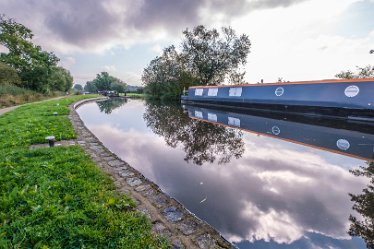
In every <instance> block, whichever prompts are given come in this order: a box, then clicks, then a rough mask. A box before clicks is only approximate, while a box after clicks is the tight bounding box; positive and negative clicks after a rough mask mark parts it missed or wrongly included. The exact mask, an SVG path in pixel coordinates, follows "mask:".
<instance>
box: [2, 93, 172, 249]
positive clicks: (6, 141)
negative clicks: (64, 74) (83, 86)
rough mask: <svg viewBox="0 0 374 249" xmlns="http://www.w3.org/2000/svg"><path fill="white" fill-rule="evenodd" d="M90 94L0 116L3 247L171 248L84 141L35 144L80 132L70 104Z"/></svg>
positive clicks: (23, 107)
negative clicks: (70, 117) (98, 164)
mask: <svg viewBox="0 0 374 249" xmlns="http://www.w3.org/2000/svg"><path fill="white" fill-rule="evenodd" d="M88 97H90V96H87V95H83V96H74V97H69V98H65V99H62V100H53V101H46V102H42V103H36V104H27V105H24V106H21V107H19V108H18V109H16V110H14V111H12V112H9V113H6V114H4V115H3V116H0V158H1V160H0V248H168V245H167V243H166V241H165V240H163V239H161V238H159V237H155V236H154V235H152V233H151V225H150V223H149V221H148V220H147V219H146V218H145V217H144V216H142V215H140V214H139V213H138V212H136V211H135V210H134V206H135V204H134V202H133V201H132V200H131V199H130V198H128V197H126V196H122V195H119V194H118V193H116V192H115V191H114V185H113V183H112V182H111V180H110V178H109V177H108V176H107V175H106V174H104V173H103V172H102V171H101V170H99V169H98V168H97V167H96V166H95V164H94V163H93V162H92V161H91V160H90V158H89V157H88V156H87V155H86V154H85V152H84V151H83V150H82V149H81V148H80V147H79V146H70V147H53V148H41V149H36V150H30V149H29V146H30V145H31V144H35V143H44V142H45V140H44V138H45V136H47V135H55V136H56V138H57V139H72V138H75V137H76V134H75V132H74V130H73V128H72V126H71V124H70V122H69V120H68V118H67V115H68V113H69V109H68V105H69V104H71V103H73V102H75V101H78V100H79V99H83V98H88ZM53 112H57V113H58V115H53Z"/></svg>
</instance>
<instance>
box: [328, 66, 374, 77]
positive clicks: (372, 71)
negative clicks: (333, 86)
mask: <svg viewBox="0 0 374 249" xmlns="http://www.w3.org/2000/svg"><path fill="white" fill-rule="evenodd" d="M356 68H357V73H354V72H352V71H351V70H347V71H341V72H340V73H338V74H336V75H335V77H337V78H340V79H365V78H373V77H374V66H371V65H367V66H365V67H358V66H357V67H356Z"/></svg>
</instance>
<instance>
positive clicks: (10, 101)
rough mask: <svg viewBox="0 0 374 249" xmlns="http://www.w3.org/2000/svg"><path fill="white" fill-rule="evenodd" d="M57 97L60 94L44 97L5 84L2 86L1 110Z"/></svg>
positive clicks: (0, 88)
mask: <svg viewBox="0 0 374 249" xmlns="http://www.w3.org/2000/svg"><path fill="white" fill-rule="evenodd" d="M60 94H62V93H60ZM55 96H58V94H52V95H44V94H41V93H38V92H35V91H31V90H28V89H24V88H21V87H18V86H15V85H10V84H4V85H0V108H3V107H9V106H15V105H21V104H24V103H29V102H35V101H39V100H43V99H48V98H51V97H55Z"/></svg>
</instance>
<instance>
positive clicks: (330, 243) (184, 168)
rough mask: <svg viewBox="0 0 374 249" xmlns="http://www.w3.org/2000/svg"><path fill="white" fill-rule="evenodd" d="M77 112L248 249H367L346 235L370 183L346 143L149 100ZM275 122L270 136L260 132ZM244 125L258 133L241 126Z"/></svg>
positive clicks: (92, 105)
mask: <svg viewBox="0 0 374 249" xmlns="http://www.w3.org/2000/svg"><path fill="white" fill-rule="evenodd" d="M78 113H79V115H80V117H81V118H82V120H83V121H84V123H85V124H86V126H87V127H88V128H89V129H90V130H91V131H92V132H93V133H94V134H95V135H96V136H97V137H98V138H99V139H100V140H101V141H102V142H103V143H104V145H105V146H106V147H107V148H109V149H110V150H111V151H112V152H114V153H115V154H117V155H118V156H119V157H120V158H122V159H123V160H125V161H127V162H128V163H129V164H130V165H131V166H132V167H134V168H136V169H137V170H138V171H140V172H141V173H142V174H144V175H145V176H146V177H147V178H149V179H151V180H152V181H153V182H155V183H156V184H158V185H159V186H160V188H161V189H162V190H163V191H164V192H166V193H167V194H169V195H170V196H172V197H174V198H176V199H177V200H178V201H180V202H181V203H182V204H183V205H184V206H185V207H186V208H187V209H189V210H190V211H191V212H192V213H194V214H196V215H197V216H198V217H199V218H201V219H203V220H205V221H207V222H208V223H209V224H211V225H212V226H213V227H215V228H216V229H217V230H218V231H219V232H220V233H221V234H222V235H223V236H224V237H225V238H226V239H228V240H229V241H231V242H233V243H235V244H236V246H238V247H239V248H277V249H278V248H344V249H351V248H352V249H353V248H360V249H361V248H366V246H365V243H364V242H363V240H361V239H359V238H353V239H352V238H351V237H350V236H349V235H348V234H347V230H348V228H349V224H350V223H349V220H348V218H349V215H350V214H354V215H357V214H356V213H354V212H353V211H352V205H353V203H352V202H351V201H350V197H349V195H348V193H353V194H358V193H361V191H362V189H363V188H364V187H365V186H366V185H367V183H368V181H367V179H364V178H361V177H356V176H353V175H352V174H351V173H350V172H349V169H353V168H357V167H358V166H365V165H366V161H365V160H364V159H356V158H353V157H351V156H347V155H342V154H338V153H334V152H339V150H340V152H344V153H346V152H347V151H349V149H347V143H345V142H344V141H343V143H342V144H341V146H343V147H340V149H339V148H337V149H335V151H334V149H331V148H328V146H326V147H325V148H324V150H322V149H320V148H319V147H321V146H322V145H319V144H318V143H319V142H318V141H319V140H321V139H322V138H328V135H326V134H324V133H321V132H320V133H318V132H317V133H316V135H315V136H314V135H313V134H314V133H313V132H314V130H317V131H319V130H321V129H320V127H317V128H316V129H314V128H313V127H314V126H313V125H310V126H308V125H307V126H305V125H301V126H294V127H292V126H291V128H289V129H288V132H289V133H292V131H294V133H298V132H299V133H300V131H303V132H304V133H305V136H301V137H302V139H303V140H302V141H295V140H292V139H294V138H287V137H283V138H282V139H278V138H277V137H276V136H279V137H280V138H281V135H283V136H285V135H284V134H285V132H284V131H285V128H287V127H289V126H287V127H286V123H279V124H278V125H277V126H276V128H274V126H275V125H272V124H271V122H272V120H273V119H271V118H261V121H262V122H263V123H260V124H259V123H258V122H257V121H258V120H257V121H256V118H254V117H252V118H248V117H247V118H248V120H246V123H245V122H244V121H245V118H246V117H244V116H241V114H235V113H234V114H233V113H229V112H222V111H219V110H215V111H214V110H209V109H206V108H205V109H199V108H197V109H196V108H193V107H186V110H183V109H182V108H181V107H180V106H178V105H159V104H151V103H146V102H145V101H142V100H127V101H124V100H119V99H117V100H114V102H113V101H112V102H108V101H106V102H98V103H89V104H85V105H83V106H81V107H80V108H79V109H78ZM224 115H228V116H224ZM235 115H236V116H235ZM204 119H205V121H204ZM220 119H225V120H227V123H226V126H223V125H221V124H219V123H220ZM207 121H209V122H207ZM248 122H249V123H248ZM251 122H252V123H251ZM256 122H257V123H256ZM280 122H285V121H284V120H283V121H280ZM267 124H269V125H270V126H269V127H270V128H269V131H268V132H266V129H265V130H264V131H259V130H260V129H262V128H264V127H265V126H266V125H267ZM291 124H292V122H291ZM245 125H247V127H256V126H257V127H258V128H257V129H258V130H254V131H251V132H249V131H245V130H241V129H237V128H235V127H241V128H243V127H245ZM282 125H283V126H282ZM230 126H231V127H230ZM303 129H304V130H303ZM326 129H328V128H326ZM326 129H322V130H323V131H326ZM246 130H248V129H247V128H246ZM308 131H310V132H308ZM333 132H337V134H338V136H339V134H340V132H342V131H341V129H335V130H334V129H333V130H332V133H333ZM267 133H268V134H267ZM271 133H272V134H271ZM325 133H326V132H325ZM352 134H353V135H354V136H356V137H357V136H358V137H360V136H361V137H365V136H366V137H365V139H368V138H371V137H370V136H372V135H370V134H366V135H362V134H361V133H360V132H357V131H355V132H353V133H352ZM318 136H319V137H318ZM352 139H353V138H352ZM308 141H309V142H308ZM365 142H366V143H370V142H373V141H369V140H367V141H365ZM308 143H310V146H306V145H307V144H308ZM333 144H337V142H336V140H334V139H333ZM335 146H336V145H335ZM344 146H345V147H344ZM349 146H351V148H354V144H350V145H349ZM349 146H348V147H349ZM331 151H333V152H331ZM371 151H372V147H371ZM353 156H355V157H365V155H357V154H356V155H353Z"/></svg>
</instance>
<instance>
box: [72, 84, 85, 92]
mask: <svg viewBox="0 0 374 249" xmlns="http://www.w3.org/2000/svg"><path fill="white" fill-rule="evenodd" d="M73 89H74V90H75V91H77V92H83V86H82V85H81V84H74V86H73Z"/></svg>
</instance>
